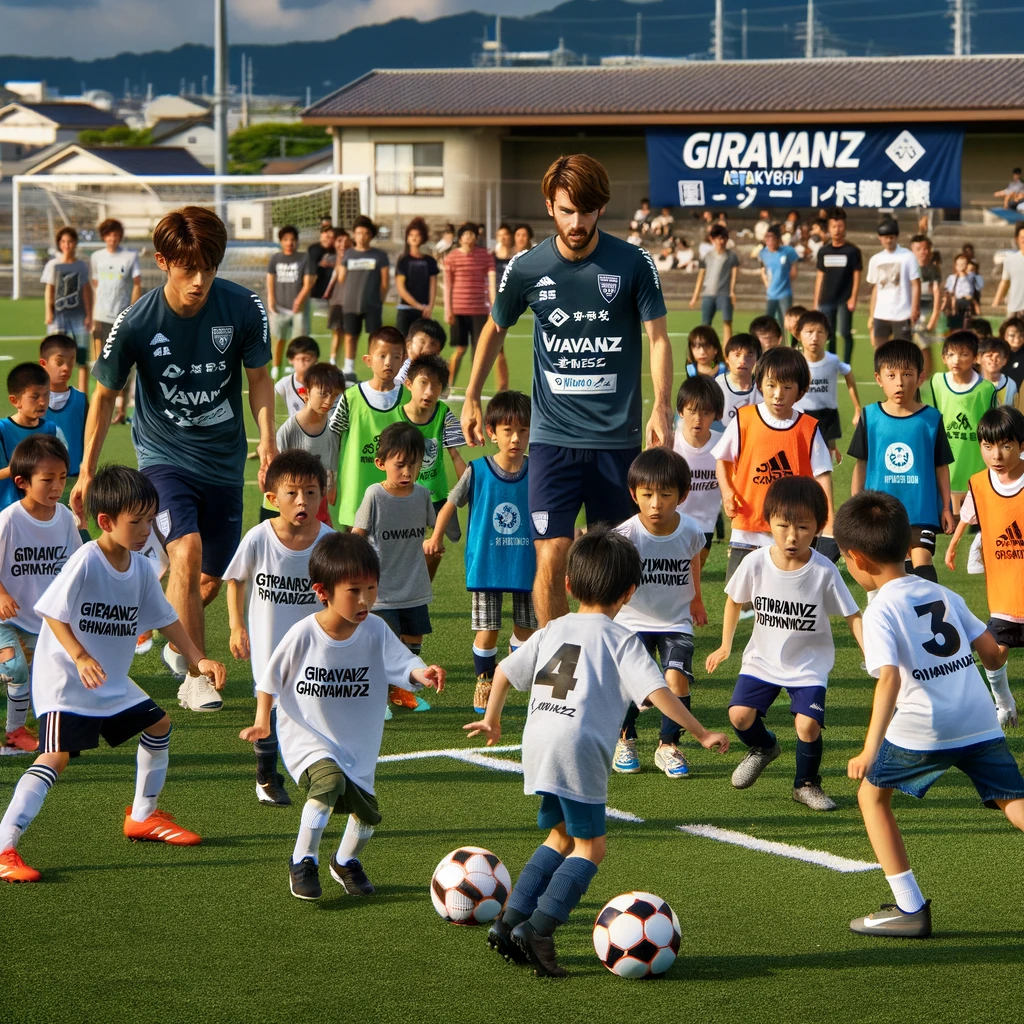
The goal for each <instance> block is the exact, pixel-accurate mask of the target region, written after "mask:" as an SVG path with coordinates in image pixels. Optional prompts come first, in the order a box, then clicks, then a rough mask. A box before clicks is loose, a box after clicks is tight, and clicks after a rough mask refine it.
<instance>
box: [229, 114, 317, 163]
mask: <svg viewBox="0 0 1024 1024" xmlns="http://www.w3.org/2000/svg"><path fill="white" fill-rule="evenodd" d="M329 141H330V140H329V138H328V136H327V133H326V132H325V130H324V129H323V127H321V126H318V125H309V124H299V123H298V122H296V123H282V122H270V123H268V124H254V125H252V126H250V127H249V128H239V129H238V131H237V132H235V133H234V134H233V135H232V136H231V137H230V138H229V139H228V157H229V163H228V171H229V173H231V174H259V173H260V171H262V170H263V165H264V164H265V163H266V162H267V161H268V160H274V159H277V158H280V157H281V156H285V157H301V156H307V155H308V154H309V153H315V152H316V151H317V150H318V149H323V148H324V146H326V145H327V144H328V142H329Z"/></svg>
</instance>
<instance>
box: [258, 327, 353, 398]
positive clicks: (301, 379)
mask: <svg viewBox="0 0 1024 1024" xmlns="http://www.w3.org/2000/svg"><path fill="white" fill-rule="evenodd" d="M285 355H286V356H287V359H288V363H289V365H290V366H291V368H292V372H291V373H289V374H288V375H287V376H286V377H282V378H281V379H280V380H279V381H278V382H277V383H276V384H275V385H274V391H275V393H276V394H277V397H278V398H280V399H281V401H282V402H284V408H285V411H286V412H287V413H288V415H289V416H294V415H295V414H296V413H297V412H301V411H302V409H303V408H304V406H305V404H306V371H307V370H308V369H309V368H310V367H311V366H314V365H315V364H316V363H317V362H318V361H319V359H320V346H319V345H318V344H317V343H316V341H315V340H314V339H313V338H310V337H307V336H306V335H302V337H300V338H293V339H292V340H291V341H290V342H289V343H288V350H287V352H286V353H285ZM280 358H281V356H280V354H278V359H280ZM274 372H275V373H276V372H277V364H276V363H275V365H274ZM339 390H340V389H339Z"/></svg>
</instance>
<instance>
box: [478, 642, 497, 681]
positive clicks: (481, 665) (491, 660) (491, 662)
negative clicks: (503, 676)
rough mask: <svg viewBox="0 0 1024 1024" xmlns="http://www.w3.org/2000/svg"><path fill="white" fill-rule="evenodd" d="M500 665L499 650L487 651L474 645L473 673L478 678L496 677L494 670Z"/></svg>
mask: <svg viewBox="0 0 1024 1024" xmlns="http://www.w3.org/2000/svg"><path fill="white" fill-rule="evenodd" d="M497 664H498V648H497V647H495V648H494V649H493V650H491V651H485V650H482V649H481V648H479V647H477V645H476V644H473V671H474V672H475V673H476V674H477V676H478V677H479V676H491V677H493V675H494V668H495V666H496V665H497Z"/></svg>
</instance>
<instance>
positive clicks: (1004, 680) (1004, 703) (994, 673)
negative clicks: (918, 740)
mask: <svg viewBox="0 0 1024 1024" xmlns="http://www.w3.org/2000/svg"><path fill="white" fill-rule="evenodd" d="M985 675H986V676H988V685H989V689H990V690H991V691H992V696H993V697H995V699H996V703H997V704H998V705H999V706H1000V707H1010V706H1011V705H1012V704H1013V694H1012V693H1010V680H1009V678H1008V677H1007V674H1006V666H1005V665H1004V666H1003V667H1002V668H997V669H990V668H987V669H985ZM7 692H8V693H10V692H11V691H10V687H8V688H7ZM8 731H10V730H8Z"/></svg>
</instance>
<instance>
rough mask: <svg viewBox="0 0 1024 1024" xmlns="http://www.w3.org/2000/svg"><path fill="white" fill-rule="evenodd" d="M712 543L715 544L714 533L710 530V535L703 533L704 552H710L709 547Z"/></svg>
mask: <svg viewBox="0 0 1024 1024" xmlns="http://www.w3.org/2000/svg"><path fill="white" fill-rule="evenodd" d="M714 542H715V531H714V530H712V531H711V533H705V534H704V550H705V551H710V550H711V545H712V544H713V543H714Z"/></svg>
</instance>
